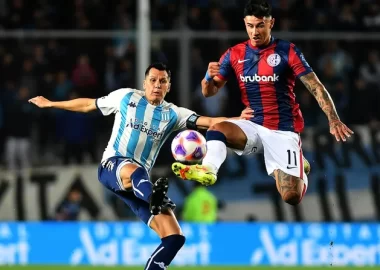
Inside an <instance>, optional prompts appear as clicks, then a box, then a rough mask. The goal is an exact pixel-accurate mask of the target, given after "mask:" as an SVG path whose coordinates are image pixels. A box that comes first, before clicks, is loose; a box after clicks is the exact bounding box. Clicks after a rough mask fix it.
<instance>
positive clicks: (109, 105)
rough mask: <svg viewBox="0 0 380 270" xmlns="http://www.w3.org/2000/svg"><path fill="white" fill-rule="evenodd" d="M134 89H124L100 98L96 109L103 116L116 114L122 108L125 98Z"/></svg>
mask: <svg viewBox="0 0 380 270" xmlns="http://www.w3.org/2000/svg"><path fill="white" fill-rule="evenodd" d="M130 92H133V89H129V88H122V89H118V90H115V91H113V92H111V93H109V94H108V95H107V96H104V97H101V98H98V99H97V100H96V107H97V108H98V110H99V111H100V112H101V113H102V114H103V115H110V114H111V113H116V112H117V111H118V110H119V108H120V103H121V100H122V99H123V98H124V96H125V95H126V94H128V93H130Z"/></svg>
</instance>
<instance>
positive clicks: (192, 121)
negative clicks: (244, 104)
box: [186, 108, 253, 129]
mask: <svg viewBox="0 0 380 270" xmlns="http://www.w3.org/2000/svg"><path fill="white" fill-rule="evenodd" d="M252 117H253V110H252V109H251V108H245V109H244V110H243V111H242V112H241V115H240V116H238V117H208V116H201V115H197V114H193V115H191V116H190V117H189V118H188V119H187V122H186V126H187V128H189V129H208V128H209V127H211V126H213V125H216V124H218V123H220V122H223V121H226V120H228V119H251V118H252Z"/></svg>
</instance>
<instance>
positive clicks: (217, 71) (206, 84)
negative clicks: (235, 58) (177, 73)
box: [201, 49, 232, 97]
mask: <svg viewBox="0 0 380 270" xmlns="http://www.w3.org/2000/svg"><path fill="white" fill-rule="evenodd" d="M230 56H231V49H228V50H227V51H226V52H225V53H224V54H223V55H222V57H220V59H219V62H210V63H209V64H208V68H207V72H206V75H205V77H204V79H203V80H202V82H201V85H202V94H203V96H205V97H212V96H214V95H215V94H216V93H218V91H219V89H221V88H222V87H223V86H224V85H225V84H226V82H227V78H228V76H229V75H230V73H231V72H232V66H231V61H230Z"/></svg>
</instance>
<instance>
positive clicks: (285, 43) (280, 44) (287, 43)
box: [275, 38, 297, 49]
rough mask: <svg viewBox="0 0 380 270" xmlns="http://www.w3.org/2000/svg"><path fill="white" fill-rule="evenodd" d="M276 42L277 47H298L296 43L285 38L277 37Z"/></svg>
mask: <svg viewBox="0 0 380 270" xmlns="http://www.w3.org/2000/svg"><path fill="white" fill-rule="evenodd" d="M275 42H276V46H277V47H284V48H292V49H294V48H296V47H297V46H296V44H294V43H293V42H291V41H289V40H285V39H280V38H276V39H275Z"/></svg>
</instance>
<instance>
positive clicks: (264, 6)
mask: <svg viewBox="0 0 380 270" xmlns="http://www.w3.org/2000/svg"><path fill="white" fill-rule="evenodd" d="M245 16H255V17H257V18H261V17H269V16H272V7H271V5H270V4H269V3H268V2H267V1H266V0H248V2H247V4H246V5H245V8H244V17H245Z"/></svg>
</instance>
